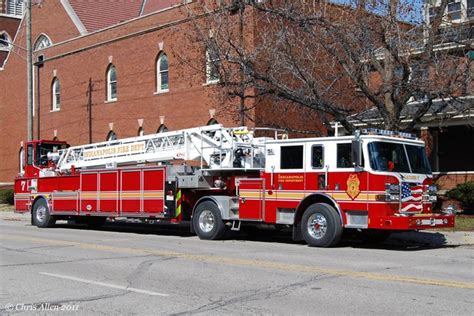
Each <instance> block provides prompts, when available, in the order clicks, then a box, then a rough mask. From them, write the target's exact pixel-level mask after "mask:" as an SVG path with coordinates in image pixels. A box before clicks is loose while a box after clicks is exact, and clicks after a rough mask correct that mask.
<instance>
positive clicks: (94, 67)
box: [0, 0, 315, 183]
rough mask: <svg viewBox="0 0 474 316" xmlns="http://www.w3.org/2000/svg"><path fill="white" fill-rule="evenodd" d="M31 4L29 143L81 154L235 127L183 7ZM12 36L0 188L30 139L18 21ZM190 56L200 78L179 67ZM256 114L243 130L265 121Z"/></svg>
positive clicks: (166, 1)
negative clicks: (108, 143)
mask: <svg viewBox="0 0 474 316" xmlns="http://www.w3.org/2000/svg"><path fill="white" fill-rule="evenodd" d="M13 1H14V0H13ZM11 2H12V1H8V0H7V1H6V4H7V5H9V4H10V3H11ZM4 3H5V0H4ZM33 3H34V5H33V8H32V25H33V27H32V42H33V48H34V52H33V62H34V76H33V77H34V106H33V113H34V117H33V122H34V124H33V125H34V133H33V137H34V138H38V139H53V138H57V139H60V140H66V141H67V142H68V143H70V144H72V145H77V144H84V143H88V142H89V141H92V142H98V141H104V140H106V139H110V138H114V137H118V138H124V137H131V136H136V135H140V134H149V133H155V132H157V131H162V130H165V129H170V130H175V129H181V128H188V127H194V126H200V125H206V124H207V123H209V122H210V121H211V122H215V121H216V120H217V121H218V122H219V123H223V124H224V125H226V126H235V125H237V124H238V121H237V120H235V115H232V114H231V113H228V112H229V111H228V106H227V107H223V106H222V104H220V103H219V99H218V98H215V97H214V96H213V95H214V94H215V92H214V91H215V90H216V85H215V84H214V83H215V82H214V80H213V78H211V77H210V75H209V73H208V72H206V68H207V67H206V53H205V51H203V50H200V49H199V44H196V45H195V46H196V49H194V50H189V43H188V41H189V38H188V37H186V36H185V34H186V32H188V31H189V30H190V27H191V25H189V23H188V22H187V19H186V14H185V10H184V9H183V1H182V0H163V1H157V0H130V1H114V2H113V5H110V3H109V2H101V1H94V2H92V1H80V0H61V1H45V0H43V1H37V0H35V1H33ZM17 20H18V19H17ZM13 34H14V33H13ZM10 37H11V38H12V39H13V38H14V40H13V43H14V46H11V47H10V51H9V55H8V59H7V61H6V63H5V64H4V66H3V68H2V69H1V70H0V87H1V93H0V120H1V122H0V133H1V135H2V137H1V138H0V148H1V152H0V183H2V182H3V183H8V182H12V181H13V178H14V177H15V175H16V173H17V172H18V166H19V163H18V153H19V150H20V147H21V142H22V141H24V140H26V137H27V132H26V93H25V91H26V54H25V51H24V50H23V49H22V48H21V47H24V46H25V44H24V43H25V41H26V39H25V25H24V21H22V22H21V24H20V26H19V28H18V32H17V33H16V37H14V36H13V35H11V36H10ZM186 54H188V56H187V57H188V59H191V60H195V67H194V68H198V69H202V71H201V72H199V71H192V69H191V67H189V66H186V65H183V64H180V63H179V62H178V57H177V56H183V55H186ZM189 54H191V55H189ZM189 57H190V58H189ZM250 102H251V101H250ZM258 112H259V109H258V107H256V108H255V109H253V110H252V111H251V112H250V113H249V115H250V116H251V117H252V120H251V121H249V122H246V124H247V125H252V124H253V123H252V121H255V120H257V121H259V122H262V119H260V120H259V119H256V117H257V116H258ZM262 113H264V112H262ZM262 115H265V116H268V114H262ZM312 124H313V125H314V124H315V123H314V120H313V123H312Z"/></svg>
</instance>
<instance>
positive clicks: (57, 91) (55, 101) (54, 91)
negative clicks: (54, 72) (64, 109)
mask: <svg viewBox="0 0 474 316" xmlns="http://www.w3.org/2000/svg"><path fill="white" fill-rule="evenodd" d="M51 96H52V102H51V111H59V110H60V109H61V87H60V85H59V79H58V78H56V77H55V78H54V79H53V83H52V84H51Z"/></svg>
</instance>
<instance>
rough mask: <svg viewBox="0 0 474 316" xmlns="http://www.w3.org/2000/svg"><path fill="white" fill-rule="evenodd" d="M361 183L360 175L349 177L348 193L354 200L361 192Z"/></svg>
mask: <svg viewBox="0 0 474 316" xmlns="http://www.w3.org/2000/svg"><path fill="white" fill-rule="evenodd" d="M359 185H360V180H359V177H357V175H356V174H351V175H349V178H347V190H346V193H347V195H349V197H350V198H351V199H352V200H354V199H355V198H356V197H357V196H358V195H359V193H360V189H359Z"/></svg>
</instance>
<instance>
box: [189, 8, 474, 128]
mask: <svg viewBox="0 0 474 316" xmlns="http://www.w3.org/2000/svg"><path fill="white" fill-rule="evenodd" d="M347 2H350V3H348V4H347V5H336V4H331V3H327V2H326V1H322V0H321V1H290V0H281V1H249V0H234V1H201V2H199V4H198V5H197V6H196V5H194V6H189V7H187V10H188V14H189V16H190V17H191V19H192V21H193V30H194V31H193V32H191V33H190V35H189V36H191V37H193V38H194V42H200V43H202V46H203V49H204V50H205V51H206V52H207V56H208V57H209V58H208V61H207V64H208V65H207V71H208V74H207V75H208V76H209V75H210V73H209V72H212V74H211V75H212V76H215V77H216V78H219V81H218V83H217V84H218V85H219V88H220V89H219V91H220V92H219V93H220V94H221V96H225V97H226V98H228V99H229V100H231V99H237V100H238V102H237V103H238V105H237V106H236V107H235V108H237V109H238V111H237V112H238V116H239V122H240V123H241V124H244V123H245V119H246V118H250V117H251V116H248V115H246V112H247V111H250V110H252V109H253V108H254V107H255V106H256V105H257V104H259V102H260V103H264V104H265V102H267V103H266V106H272V107H275V111H276V109H278V110H282V109H283V111H287V110H288V107H296V108H298V109H304V110H303V112H304V113H307V114H308V115H309V113H313V114H314V113H316V114H317V116H318V118H319V119H320V120H321V121H322V122H323V124H325V125H326V126H329V122H330V121H333V120H334V121H338V122H340V123H341V124H342V125H343V126H344V127H345V129H346V130H348V131H352V130H353V129H354V124H355V123H357V122H358V121H360V122H363V123H366V124H368V125H371V124H378V126H380V125H382V126H383V127H384V128H387V129H393V130H401V129H405V130H412V129H413V128H414V127H415V125H416V124H417V123H419V122H420V121H421V119H422V118H423V117H424V116H425V115H426V114H427V113H429V112H430V111H431V112H436V111H442V110H443V106H448V105H449V104H454V102H459V100H458V99H459V96H462V95H466V94H469V93H472V91H470V90H469V89H472V86H471V87H469V85H471V79H472V78H471V76H472V61H471V60H470V59H468V58H465V52H466V51H467V50H468V49H469V48H470V42H472V39H471V38H469V37H467V38H462V37H460V36H457V35H458V34H462V32H461V31H459V30H458V29H457V28H450V30H451V31H450V33H449V36H447V33H446V32H443V30H444V29H445V25H446V23H447V21H446V19H445V16H444V15H443V14H438V15H437V16H433V17H432V19H431V21H430V23H429V24H427V23H425V20H423V19H422V18H421V14H422V12H421V10H422V7H421V5H416V4H415V3H414V1H408V0H371V1H365V0H351V1H347ZM447 2H448V1H447V0H442V1H441V4H440V6H439V9H438V10H439V12H444V11H445V8H446V6H447ZM457 32H459V33H457ZM453 35H455V36H453ZM200 71H202V69H200ZM249 99H252V100H254V101H253V102H246V101H247V100H249ZM269 100H271V101H269ZM436 100H443V106H439V105H438V106H436V108H435V103H436V102H435V101H436ZM471 102H472V101H471ZM234 103H235V102H232V101H229V104H232V105H233V106H235V105H236V104H234ZM472 108H473V104H472V103H471V104H464V105H463V106H462V109H459V110H456V111H455V112H456V114H459V111H468V110H471V109H472ZM367 109H370V110H371V111H372V112H374V113H375V116H376V117H377V118H379V119H378V120H367V118H366V117H364V116H359V115H357V113H361V112H364V111H365V110H367Z"/></svg>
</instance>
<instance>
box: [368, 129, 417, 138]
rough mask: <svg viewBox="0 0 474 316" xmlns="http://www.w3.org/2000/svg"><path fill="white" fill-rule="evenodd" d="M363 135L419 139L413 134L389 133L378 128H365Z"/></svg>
mask: <svg viewBox="0 0 474 316" xmlns="http://www.w3.org/2000/svg"><path fill="white" fill-rule="evenodd" d="M362 134H363V135H380V136H391V137H401V138H408V139H417V137H416V136H415V135H414V134H412V133H406V132H398V131H389V130H385V129H378V128H364V129H362Z"/></svg>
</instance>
